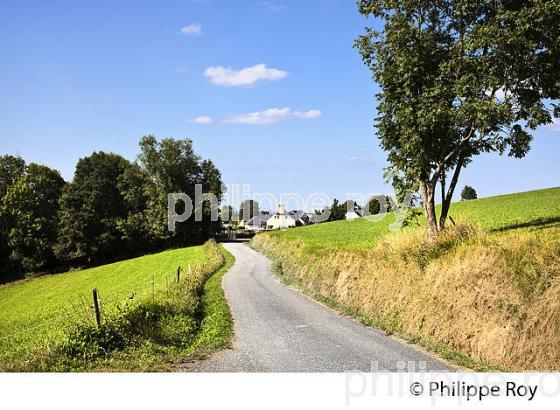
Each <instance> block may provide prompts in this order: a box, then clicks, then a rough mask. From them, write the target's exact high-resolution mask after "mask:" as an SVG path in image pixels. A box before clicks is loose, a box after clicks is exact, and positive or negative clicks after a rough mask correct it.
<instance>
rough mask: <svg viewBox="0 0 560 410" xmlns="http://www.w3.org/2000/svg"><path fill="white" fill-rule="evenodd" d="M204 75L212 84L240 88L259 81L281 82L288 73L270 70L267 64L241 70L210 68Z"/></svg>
mask: <svg viewBox="0 0 560 410" xmlns="http://www.w3.org/2000/svg"><path fill="white" fill-rule="evenodd" d="M204 75H205V76H206V77H208V78H209V79H210V82H211V83H212V84H216V85H221V86H227V87H239V86H243V85H251V84H254V83H256V82H257V81H259V80H270V81H275V80H281V79H282V78H285V77H286V76H287V75H288V73H287V72H286V71H282V70H277V69H275V68H268V67H267V66H266V64H257V65H255V66H252V67H247V68H242V69H240V70H235V69H233V68H226V67H222V66H215V67H208V68H207V69H206V70H205V71H204Z"/></svg>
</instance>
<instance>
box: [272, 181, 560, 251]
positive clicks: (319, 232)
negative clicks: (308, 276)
mask: <svg viewBox="0 0 560 410" xmlns="http://www.w3.org/2000/svg"><path fill="white" fill-rule="evenodd" d="M450 215H451V217H452V218H453V219H455V220H461V219H466V220H469V221H470V222H473V223H475V224H477V225H479V226H481V227H482V228H483V229H486V230H507V229H512V228H522V227H527V228H541V227H550V226H554V225H555V226H559V225H560V188H551V189H544V190H539V191H531V192H524V193H519V194H510V195H501V196H496V197H491V198H482V199H477V200H472V201H463V202H456V203H454V204H453V205H452V206H451V211H450ZM394 222H395V218H394V216H393V214H388V215H387V216H386V217H385V219H384V220H382V221H380V222H370V221H367V220H366V219H363V218H362V219H356V220H354V221H337V222H331V223H325V224H318V225H311V226H307V227H303V228H297V229H291V230H287V231H277V232H271V233H267V235H271V236H272V237H276V238H278V239H279V240H282V241H285V240H286V241H297V242H298V243H300V244H301V246H303V247H305V250H306V252H311V253H317V252H320V253H321V252H323V253H329V252H331V251H332V250H333V249H337V250H360V249H371V247H372V246H374V245H375V244H376V243H377V240H378V238H379V237H380V236H382V235H386V234H387V233H388V232H389V225H390V224H392V223H394ZM419 222H420V223H421V224H422V223H424V222H423V218H422V217H420V218H419Z"/></svg>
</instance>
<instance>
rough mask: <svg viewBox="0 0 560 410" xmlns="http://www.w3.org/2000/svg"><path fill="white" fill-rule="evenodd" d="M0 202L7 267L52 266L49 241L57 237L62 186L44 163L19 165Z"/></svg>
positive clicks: (38, 268) (34, 268) (32, 270)
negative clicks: (15, 175) (16, 174)
mask: <svg viewBox="0 0 560 410" xmlns="http://www.w3.org/2000/svg"><path fill="white" fill-rule="evenodd" d="M17 164H18V173H19V174H20V175H19V176H18V177H17V178H12V180H11V184H10V185H8V186H7V188H6V191H5V194H4V196H3V198H2V202H1V203H0V219H1V220H2V221H3V222H2V226H3V230H2V232H3V233H2V237H3V240H4V241H5V246H6V248H7V249H8V250H9V255H8V256H9V261H10V264H9V265H8V266H10V267H11V269H12V270H13V271H16V272H22V271H26V272H30V273H38V272H41V271H44V270H46V269H49V268H52V267H54V266H56V258H55V256H54V251H53V243H54V242H55V241H56V237H57V214H58V210H59V205H58V201H59V198H60V196H61V193H62V189H63V187H64V185H65V182H64V180H63V179H62V177H61V176H60V174H59V173H58V171H54V170H52V169H50V168H48V167H46V166H43V165H37V164H29V165H27V166H24V167H23V168H21V167H19V165H21V161H19V160H18V161H17Z"/></svg>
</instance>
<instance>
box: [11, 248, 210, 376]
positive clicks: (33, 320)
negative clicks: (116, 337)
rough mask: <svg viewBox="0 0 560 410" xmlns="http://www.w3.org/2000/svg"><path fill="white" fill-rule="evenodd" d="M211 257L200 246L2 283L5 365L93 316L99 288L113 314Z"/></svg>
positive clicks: (54, 341) (25, 357)
mask: <svg viewBox="0 0 560 410" xmlns="http://www.w3.org/2000/svg"><path fill="white" fill-rule="evenodd" d="M207 260H208V255H207V254H206V253H205V251H204V248H203V247H202V246H195V247H190V248H184V249H176V250H170V251H166V252H161V253H158V254H154V255H148V256H143V257H139V258H135V259H130V260H126V261H122V262H117V263H112V264H109V265H104V266H99V267H95V268H91V269H85V270H80V271H70V272H66V273H61V274H55V275H50V276H43V277H37V278H32V279H27V280H23V281H20V282H18V283H12V284H7V285H3V286H1V287H0V369H2V368H4V367H5V366H6V365H7V364H9V363H13V362H24V361H26V360H29V359H31V358H32V357H33V356H34V354H35V353H37V352H38V351H40V350H44V349H47V348H48V347H50V346H54V345H56V344H58V343H59V342H61V341H62V340H63V339H64V338H65V336H66V335H67V333H68V330H69V328H70V327H72V326H74V325H75V324H76V323H80V322H82V321H84V320H85V321H92V320H93V317H94V316H93V313H92V310H91V305H92V290H93V289H94V288H97V289H98V290H99V294H100V299H101V307H102V311H103V313H104V314H107V315H108V314H112V313H114V312H113V311H114V310H115V309H116V308H117V307H118V306H121V305H122V304H123V303H125V302H126V301H127V300H131V298H133V299H134V300H135V301H139V300H140V301H141V300H143V299H145V300H148V301H149V300H151V298H152V297H153V292H155V293H157V292H158V291H161V290H162V289H165V288H166V287H167V286H169V285H171V284H172V283H173V281H176V272H177V268H178V266H179V265H181V266H182V267H183V268H185V270H187V269H188V266H189V265H190V266H191V267H192V268H193V269H194V268H195V267H196V266H199V265H202V264H203V263H205V262H206V261H207Z"/></svg>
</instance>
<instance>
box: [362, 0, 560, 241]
mask: <svg viewBox="0 0 560 410" xmlns="http://www.w3.org/2000/svg"><path fill="white" fill-rule="evenodd" d="M358 7H359V10H360V12H361V13H362V14H364V15H366V16H374V17H376V18H378V19H380V20H381V21H382V23H383V24H384V28H383V31H381V32H377V31H375V30H373V29H372V28H367V29H366V33H365V34H364V35H362V36H361V37H360V38H359V39H358V40H357V41H356V46H357V48H358V49H359V51H360V53H361V55H362V58H363V60H364V62H365V63H366V65H367V66H368V67H369V68H370V69H371V71H372V73H373V78H374V79H375V81H376V82H377V83H378V85H379V87H380V92H379V93H378V94H377V98H378V101H379V105H378V107H377V110H378V117H377V119H376V126H377V134H378V137H379V139H380V143H381V147H382V148H383V149H384V150H385V151H386V152H387V154H388V161H389V164H390V165H389V167H388V169H387V175H389V176H391V177H392V178H393V183H394V185H395V188H396V189H398V190H401V191H402V190H413V191H414V190H419V191H420V192H421V198H422V205H423V210H424V214H425V216H426V220H427V226H428V234H429V236H430V237H434V236H435V235H436V234H437V232H438V231H441V230H443V229H444V228H445V223H446V220H447V216H448V212H449V208H450V205H451V200H452V197H453V193H454V190H455V187H456V185H457V181H458V179H459V175H460V173H461V170H462V169H463V168H464V167H465V166H467V165H468V164H469V163H470V162H471V161H472V159H473V157H474V156H476V155H479V154H481V153H484V152H492V151H497V152H498V153H500V154H504V153H506V152H507V153H508V155H510V156H512V157H516V158H522V157H523V156H525V154H526V153H527V152H528V151H529V149H530V143H531V140H532V135H531V132H532V131H533V130H535V129H536V128H537V127H539V126H540V125H543V124H548V123H551V122H552V120H553V118H554V117H555V118H559V117H560V107H559V105H558V99H559V98H560V80H559V79H560V2H558V0H540V1H528V0H527V1H522V0H517V1H516V0H494V1H490V0H434V1H421V0H399V1H397V0H360V1H358ZM437 184H439V186H440V190H439V191H440V193H441V202H442V210H441V214H440V217H439V221H438V220H437V217H436V210H435V197H436V191H437V190H438V189H437Z"/></svg>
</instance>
